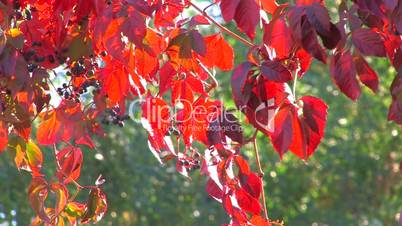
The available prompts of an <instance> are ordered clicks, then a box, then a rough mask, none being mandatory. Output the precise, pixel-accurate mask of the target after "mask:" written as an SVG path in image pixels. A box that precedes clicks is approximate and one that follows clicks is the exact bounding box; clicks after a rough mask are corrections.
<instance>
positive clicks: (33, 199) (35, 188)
mask: <svg viewBox="0 0 402 226" xmlns="http://www.w3.org/2000/svg"><path fill="white" fill-rule="evenodd" d="M47 186H48V185H47V182H46V181H45V179H43V178H42V177H34V178H32V181H31V184H30V186H29V188H28V197H29V202H30V203H31V206H32V209H33V210H34V211H35V213H36V215H38V216H39V218H40V219H41V220H43V221H44V222H47V223H50V218H49V217H48V215H47V214H46V212H45V200H46V198H47V194H48V188H47Z"/></svg>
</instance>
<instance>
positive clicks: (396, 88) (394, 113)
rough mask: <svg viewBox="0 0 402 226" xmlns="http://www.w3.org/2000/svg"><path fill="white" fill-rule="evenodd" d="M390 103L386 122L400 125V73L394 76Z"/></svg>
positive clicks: (401, 119) (401, 76)
mask: <svg viewBox="0 0 402 226" xmlns="http://www.w3.org/2000/svg"><path fill="white" fill-rule="evenodd" d="M390 90H391V95H392V103H391V106H390V107H389V110H388V120H389V121H394V122H396V123H398V124H399V125H402V72H401V71H399V73H398V74H397V75H396V76H395V79H394V81H393V82H392V84H391V88H390Z"/></svg>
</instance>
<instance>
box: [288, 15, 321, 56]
mask: <svg viewBox="0 0 402 226" xmlns="http://www.w3.org/2000/svg"><path fill="white" fill-rule="evenodd" d="M289 24H290V28H291V29H292V35H293V38H294V39H295V40H296V41H297V43H298V44H299V45H300V46H301V47H303V48H304V49H305V50H306V51H307V52H308V53H309V54H311V55H312V56H313V57H314V58H316V59H318V60H320V61H321V62H323V63H326V57H327V56H326V53H325V50H324V49H323V48H322V47H321V45H320V44H319V42H318V38H317V32H316V30H315V28H314V27H313V25H312V24H311V22H310V21H309V19H308V17H307V16H306V15H305V14H304V10H303V8H300V7H295V8H293V9H292V10H291V11H290V12H289Z"/></svg>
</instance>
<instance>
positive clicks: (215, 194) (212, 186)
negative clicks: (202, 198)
mask: <svg viewBox="0 0 402 226" xmlns="http://www.w3.org/2000/svg"><path fill="white" fill-rule="evenodd" d="M205 189H206V191H207V193H208V195H210V196H211V197H212V198H214V199H216V200H218V201H222V197H223V191H222V189H221V188H220V187H219V186H218V185H217V184H216V183H215V182H214V180H212V179H208V181H207V185H206V186H205Z"/></svg>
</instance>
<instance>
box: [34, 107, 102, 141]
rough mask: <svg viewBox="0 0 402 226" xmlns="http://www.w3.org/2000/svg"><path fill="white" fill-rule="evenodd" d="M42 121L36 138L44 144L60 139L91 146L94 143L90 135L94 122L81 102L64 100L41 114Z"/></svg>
mask: <svg viewBox="0 0 402 226" xmlns="http://www.w3.org/2000/svg"><path fill="white" fill-rule="evenodd" d="M40 117H41V119H42V122H41V123H40V124H39V126H38V130H37V134H36V138H37V139H38V142H39V143H40V144H43V145H52V144H55V143H58V142H60V141H66V142H69V141H70V140H71V139H72V140H74V142H75V143H77V144H84V145H87V146H89V147H91V148H93V147H94V144H93V142H92V140H91V138H90V136H89V135H88V134H89V133H90V132H91V131H92V129H93V128H92V126H93V125H92V122H90V121H89V120H87V119H86V118H85V116H84V113H83V111H82V109H81V104H79V103H76V102H75V101H70V100H63V101H62V102H61V103H60V105H59V106H58V107H57V108H55V109H52V110H49V111H46V112H42V113H41V114H40Z"/></svg>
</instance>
